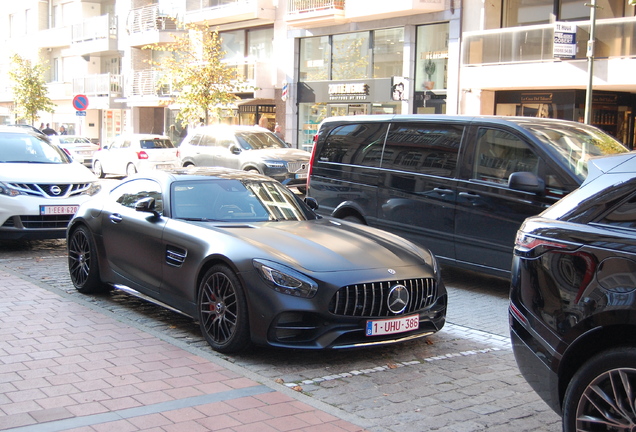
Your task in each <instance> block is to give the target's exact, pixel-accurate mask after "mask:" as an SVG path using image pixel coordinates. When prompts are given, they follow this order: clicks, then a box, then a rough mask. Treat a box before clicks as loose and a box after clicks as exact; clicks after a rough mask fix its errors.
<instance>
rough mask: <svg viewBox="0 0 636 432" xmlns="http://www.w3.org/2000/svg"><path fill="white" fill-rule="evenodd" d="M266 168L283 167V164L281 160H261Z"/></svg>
mask: <svg viewBox="0 0 636 432" xmlns="http://www.w3.org/2000/svg"><path fill="white" fill-rule="evenodd" d="M263 163H264V164H265V166H266V167H267V168H279V169H280V168H285V164H284V163H283V162H278V161H265V162H263Z"/></svg>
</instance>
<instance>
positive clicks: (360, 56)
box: [331, 32, 370, 80]
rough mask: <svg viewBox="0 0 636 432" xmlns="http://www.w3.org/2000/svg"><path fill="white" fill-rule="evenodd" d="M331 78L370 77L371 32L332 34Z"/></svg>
mask: <svg viewBox="0 0 636 432" xmlns="http://www.w3.org/2000/svg"><path fill="white" fill-rule="evenodd" d="M332 41H333V42H332V43H333V52H332V56H331V57H332V66H331V74H332V75H331V79H333V80H351V79H359V78H369V75H370V74H369V65H370V61H369V60H370V59H369V32H358V33H346V34H341V35H334V36H332Z"/></svg>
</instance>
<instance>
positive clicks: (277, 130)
mask: <svg viewBox="0 0 636 432" xmlns="http://www.w3.org/2000/svg"><path fill="white" fill-rule="evenodd" d="M274 135H276V136H277V137H278V138H280V139H281V140H282V141H285V134H283V128H281V127H280V125H279V124H278V123H276V126H274Z"/></svg>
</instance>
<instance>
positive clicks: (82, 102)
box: [73, 94, 88, 111]
mask: <svg viewBox="0 0 636 432" xmlns="http://www.w3.org/2000/svg"><path fill="white" fill-rule="evenodd" d="M87 107H88V97H87V96H86V95H83V94H79V95H77V96H75V97H74V98H73V108H75V109H76V110H78V111H84V110H85V109H86V108H87Z"/></svg>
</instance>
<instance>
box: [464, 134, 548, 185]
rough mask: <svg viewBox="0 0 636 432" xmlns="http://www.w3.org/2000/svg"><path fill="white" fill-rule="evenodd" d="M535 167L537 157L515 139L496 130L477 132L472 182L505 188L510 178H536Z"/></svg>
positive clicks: (519, 140) (520, 141)
mask: <svg viewBox="0 0 636 432" xmlns="http://www.w3.org/2000/svg"><path fill="white" fill-rule="evenodd" d="M538 167H539V158H538V157H537V155H535V154H534V152H533V151H532V150H531V149H530V148H529V147H528V144H526V143H525V142H524V141H522V140H521V139H519V138H518V137H516V136H515V135H513V134H511V133H508V132H505V131H502V130H499V129H491V128H480V129H479V131H478V133H477V153H476V157H475V169H474V170H473V179H477V180H482V181H487V182H491V183H496V184H503V185H507V184H508V177H510V174H512V173H514V172H520V171H528V172H531V173H533V174H538Z"/></svg>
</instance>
